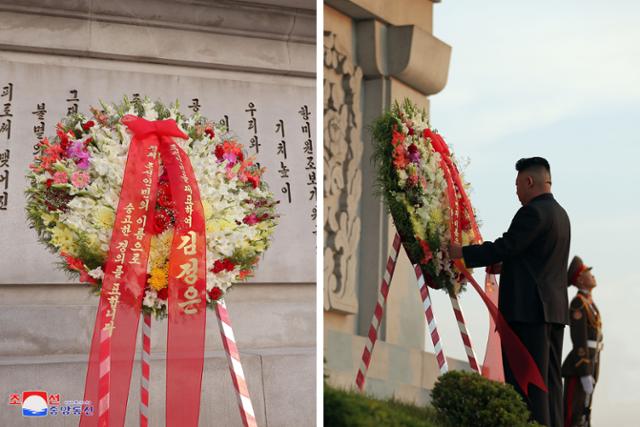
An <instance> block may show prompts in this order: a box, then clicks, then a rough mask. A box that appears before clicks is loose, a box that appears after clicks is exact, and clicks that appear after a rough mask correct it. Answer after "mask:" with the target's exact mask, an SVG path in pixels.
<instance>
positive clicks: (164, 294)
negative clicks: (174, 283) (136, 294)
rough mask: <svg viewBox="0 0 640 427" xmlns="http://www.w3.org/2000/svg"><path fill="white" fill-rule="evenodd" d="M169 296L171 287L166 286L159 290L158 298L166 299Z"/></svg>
mask: <svg viewBox="0 0 640 427" xmlns="http://www.w3.org/2000/svg"><path fill="white" fill-rule="evenodd" d="M168 296H169V288H167V287H164V288H162V289H160V290H159V291H158V298H160V299H161V300H163V301H166V300H167V297H168Z"/></svg>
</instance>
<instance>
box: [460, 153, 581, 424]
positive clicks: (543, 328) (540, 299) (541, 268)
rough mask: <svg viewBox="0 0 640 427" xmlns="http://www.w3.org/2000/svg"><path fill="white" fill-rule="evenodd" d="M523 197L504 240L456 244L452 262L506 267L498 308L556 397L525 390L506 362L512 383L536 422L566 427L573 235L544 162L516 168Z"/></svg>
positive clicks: (528, 162) (507, 376) (521, 162)
mask: <svg viewBox="0 0 640 427" xmlns="http://www.w3.org/2000/svg"><path fill="white" fill-rule="evenodd" d="M516 170H517V171H518V176H517V178H516V193H517V195H518V199H519V200H520V202H521V203H522V207H521V208H520V209H519V210H518V212H517V213H516V215H515V217H514V218H513V220H512V222H511V225H510V226H509V229H508V230H507V232H506V233H504V234H503V235H502V237H501V238H498V239H496V240H495V241H494V242H484V243H483V244H481V245H470V246H465V247H460V246H458V245H450V247H449V254H450V256H451V258H464V262H465V264H466V265H467V266H468V267H480V266H491V265H499V264H500V263H502V264H501V266H498V267H494V272H498V271H496V270H498V269H499V270H500V273H501V279H500V287H499V300H498V301H499V303H498V307H499V309H500V311H501V312H502V315H503V316H504V318H505V320H506V321H507V322H508V323H509V325H510V326H511V328H512V329H513V331H514V332H515V333H516V334H517V335H518V337H519V338H520V340H521V341H522V343H523V344H524V345H525V347H526V348H527V349H528V350H529V353H530V354H531V356H532V357H533V359H534V360H535V361H536V364H537V365H538V368H539V369H540V373H541V374H542V378H543V379H544V381H545V384H546V385H547V388H548V393H545V392H543V391H542V390H540V389H538V388H537V387H530V388H529V390H528V391H529V396H528V398H527V397H526V396H525V395H524V393H523V391H522V390H520V387H519V386H518V383H517V382H516V381H515V378H514V376H513V373H512V371H511V369H510V368H509V365H508V363H507V360H506V357H503V360H504V371H505V380H506V382H507V383H509V384H511V385H513V386H514V388H515V389H516V390H517V391H518V392H519V393H520V394H521V395H522V396H523V398H524V400H525V402H527V405H528V407H529V410H530V411H531V413H532V416H533V418H534V419H535V420H536V421H537V422H539V423H541V424H543V425H546V426H553V427H561V426H562V424H563V414H562V378H561V375H560V367H561V363H562V340H563V335H564V326H565V325H566V324H568V323H569V312H568V297H567V285H566V283H567V276H566V275H567V264H568V261H569V243H570V240H571V230H570V224H569V217H568V216H567V213H566V212H565V210H564V209H563V208H562V206H560V205H559V204H558V202H557V201H556V200H555V199H554V198H553V195H552V194H551V169H550V167H549V163H548V162H547V161H546V160H545V159H543V158H541V157H532V158H528V159H521V160H519V161H518V162H517V163H516Z"/></svg>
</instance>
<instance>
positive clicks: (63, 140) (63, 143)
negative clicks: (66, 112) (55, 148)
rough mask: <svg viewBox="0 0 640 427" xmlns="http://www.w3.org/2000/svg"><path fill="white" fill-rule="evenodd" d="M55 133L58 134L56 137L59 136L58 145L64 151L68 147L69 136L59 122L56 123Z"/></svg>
mask: <svg viewBox="0 0 640 427" xmlns="http://www.w3.org/2000/svg"><path fill="white" fill-rule="evenodd" d="M56 134H57V135H58V138H60V147H62V150H63V151H65V152H66V151H67V148H69V136H68V135H67V134H66V133H65V132H64V131H63V130H62V126H61V125H60V124H58V129H57V130H56Z"/></svg>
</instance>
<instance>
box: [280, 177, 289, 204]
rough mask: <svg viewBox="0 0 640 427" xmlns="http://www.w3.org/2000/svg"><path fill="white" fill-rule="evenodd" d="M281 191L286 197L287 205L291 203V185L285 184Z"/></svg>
mask: <svg viewBox="0 0 640 427" xmlns="http://www.w3.org/2000/svg"><path fill="white" fill-rule="evenodd" d="M281 190H282V193H283V194H285V195H286V196H287V199H288V200H289V203H291V184H290V183H289V182H285V183H284V186H283V187H282V189H281Z"/></svg>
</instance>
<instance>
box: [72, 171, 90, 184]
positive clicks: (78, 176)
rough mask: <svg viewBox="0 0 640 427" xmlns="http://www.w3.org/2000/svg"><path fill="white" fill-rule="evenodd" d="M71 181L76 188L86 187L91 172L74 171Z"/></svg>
mask: <svg viewBox="0 0 640 427" xmlns="http://www.w3.org/2000/svg"><path fill="white" fill-rule="evenodd" d="M71 183H72V184H73V185H74V186H75V187H76V188H83V187H86V186H87V184H88V183H89V174H88V173H86V172H74V173H73V175H71Z"/></svg>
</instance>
